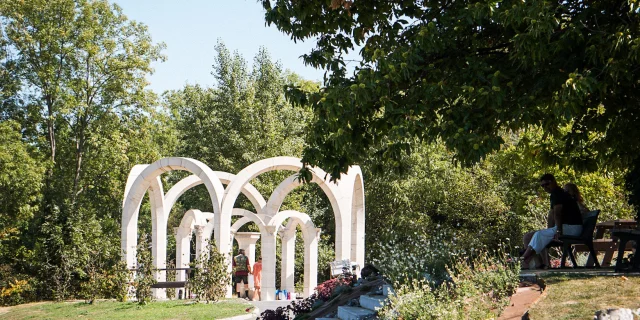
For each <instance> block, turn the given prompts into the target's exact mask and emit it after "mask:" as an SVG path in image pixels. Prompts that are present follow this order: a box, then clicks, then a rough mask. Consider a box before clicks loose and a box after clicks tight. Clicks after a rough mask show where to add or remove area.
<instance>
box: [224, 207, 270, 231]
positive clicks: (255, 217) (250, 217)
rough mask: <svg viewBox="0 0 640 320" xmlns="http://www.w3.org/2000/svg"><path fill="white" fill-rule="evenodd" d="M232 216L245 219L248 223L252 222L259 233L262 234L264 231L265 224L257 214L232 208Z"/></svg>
mask: <svg viewBox="0 0 640 320" xmlns="http://www.w3.org/2000/svg"><path fill="white" fill-rule="evenodd" d="M232 215H234V216H242V217H243V218H247V219H248V220H249V221H252V222H253V223H255V224H256V225H257V226H258V229H260V232H261V233H262V232H264V231H265V226H266V224H265V223H264V220H262V218H261V217H260V216H258V215H257V214H255V213H253V212H251V211H249V210H246V209H241V208H234V209H233V211H232ZM234 225H235V224H234Z"/></svg>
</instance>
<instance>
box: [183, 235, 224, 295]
mask: <svg viewBox="0 0 640 320" xmlns="http://www.w3.org/2000/svg"><path fill="white" fill-rule="evenodd" d="M195 264H196V266H199V267H198V268H196V270H195V273H194V276H193V277H191V278H190V279H189V281H188V282H187V288H188V289H189V290H191V291H192V292H193V293H195V294H196V296H197V300H198V301H201V300H205V301H207V303H209V301H217V300H218V299H220V298H222V297H224V295H225V293H226V292H227V287H228V286H229V285H230V284H231V275H230V274H229V272H227V266H228V265H229V264H228V260H227V256H226V255H225V254H222V253H220V252H218V248H216V246H215V243H213V244H207V246H206V247H205V252H204V253H203V255H202V256H201V257H198V258H197V259H196V261H195Z"/></svg>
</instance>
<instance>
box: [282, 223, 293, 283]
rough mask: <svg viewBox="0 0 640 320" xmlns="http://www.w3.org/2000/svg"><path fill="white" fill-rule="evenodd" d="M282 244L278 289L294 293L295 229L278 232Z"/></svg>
mask: <svg viewBox="0 0 640 320" xmlns="http://www.w3.org/2000/svg"><path fill="white" fill-rule="evenodd" d="M279 233H280V240H281V242H282V254H281V259H282V263H281V264H280V266H281V268H280V289H284V290H287V292H295V288H296V283H295V264H296V229H295V226H293V228H291V230H289V229H282V230H281V231H280V232H279Z"/></svg>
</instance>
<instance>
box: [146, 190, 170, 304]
mask: <svg viewBox="0 0 640 320" xmlns="http://www.w3.org/2000/svg"><path fill="white" fill-rule="evenodd" d="M154 192H161V190H154ZM150 196H151V195H150ZM151 209H152V213H151V219H152V222H151V230H152V231H151V255H152V256H153V266H154V267H155V268H156V269H158V270H157V271H156V272H155V278H156V281H158V282H165V281H167V271H166V270H160V269H165V268H166V267H167V222H166V220H165V219H164V213H163V212H164V209H163V207H162V203H160V204H156V205H155V206H152V208H151ZM152 295H153V297H154V298H155V299H166V298H167V290H166V289H165V288H152Z"/></svg>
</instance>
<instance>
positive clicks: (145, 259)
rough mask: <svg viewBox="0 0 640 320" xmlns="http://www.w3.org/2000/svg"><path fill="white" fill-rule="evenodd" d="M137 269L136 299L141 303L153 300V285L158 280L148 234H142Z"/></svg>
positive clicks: (138, 249) (137, 254)
mask: <svg viewBox="0 0 640 320" xmlns="http://www.w3.org/2000/svg"><path fill="white" fill-rule="evenodd" d="M136 259H137V263H138V265H137V267H138V268H137V269H136V279H135V281H134V287H135V288H136V299H137V300H138V303H139V304H147V303H148V302H151V286H152V285H154V284H155V283H156V282H157V280H156V278H155V272H156V268H154V267H153V257H152V256H151V251H150V250H149V241H148V240H147V235H146V234H143V235H142V236H140V243H139V244H138V248H137V251H136Z"/></svg>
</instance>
